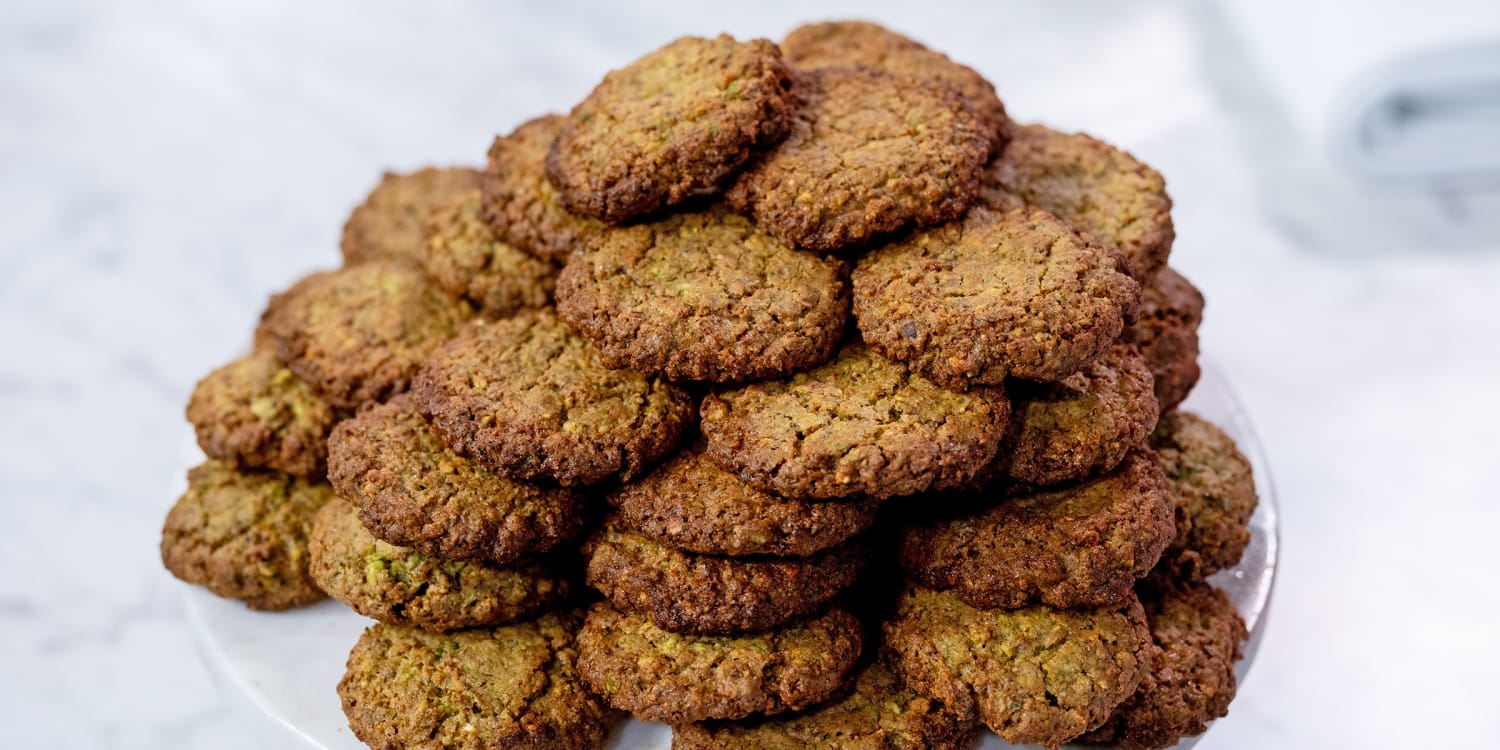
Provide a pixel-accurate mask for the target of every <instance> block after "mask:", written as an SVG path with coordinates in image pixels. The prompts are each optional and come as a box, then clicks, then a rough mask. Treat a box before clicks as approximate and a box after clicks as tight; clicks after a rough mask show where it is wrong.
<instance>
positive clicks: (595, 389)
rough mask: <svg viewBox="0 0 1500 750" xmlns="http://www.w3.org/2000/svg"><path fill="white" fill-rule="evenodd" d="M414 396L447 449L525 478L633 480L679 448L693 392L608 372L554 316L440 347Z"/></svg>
mask: <svg viewBox="0 0 1500 750" xmlns="http://www.w3.org/2000/svg"><path fill="white" fill-rule="evenodd" d="M413 393H414V395H415V397H416V402H417V404H418V406H419V407H420V408H421V409H422V412H423V413H424V414H426V415H427V417H428V418H429V419H431V420H432V425H433V427H435V428H436V429H437V431H438V432H439V433H440V434H441V435H442V436H443V438H444V440H445V441H446V442H447V443H448V445H450V446H452V447H453V449H454V450H456V451H458V452H459V453H461V454H464V455H467V456H470V457H472V458H473V459H474V460H476V461H479V462H480V463H482V464H485V465H487V466H491V467H494V468H496V469H498V470H500V471H501V472H504V473H506V474H507V475H509V476H512V477H515V478H518V479H537V478H541V477H548V478H551V479H554V480H556V481H557V482H558V483H560V484H563V485H566V486H573V485H583V484H593V483H595V482H598V481H601V480H603V479H606V478H608V477H611V476H615V475H619V476H621V477H622V478H625V479H629V478H630V477H633V476H638V475H640V474H641V473H642V472H643V471H644V470H645V469H646V467H647V466H649V465H650V464H651V463H652V462H654V461H656V460H657V459H659V458H661V457H662V456H665V455H666V454H668V453H670V452H671V451H672V449H673V448H675V447H676V446H677V443H678V440H679V439H680V438H681V436H682V433H683V430H684V429H686V428H687V427H688V426H689V425H690V424H691V423H692V417H693V403H692V399H691V398H690V397H689V396H688V393H687V392H686V391H684V390H682V389H681V388H679V387H677V386H674V385H672V384H670V383H667V382H665V381H663V380H661V379H659V378H654V377H648V376H646V375H642V374H640V373H638V372H633V371H631V370H612V369H610V368H609V367H607V366H605V364H604V362H603V360H602V359H601V358H600V356H599V350H598V349H595V348H594V345H593V344H590V343H589V342H588V341H586V340H584V339H582V338H579V337H578V336H576V335H574V334H573V333H572V332H571V331H569V330H568V328H567V326H565V325H563V324H562V322H561V321H559V320H558V319H557V316H556V315H555V314H553V313H552V312H551V311H548V310H541V311H532V312H527V313H523V314H521V315H518V316H517V317H515V318H511V319H509V320H502V321H496V322H490V321H484V320H479V321H475V322H473V323H471V324H470V325H469V326H468V327H467V328H465V329H464V331H463V332H462V333H460V334H459V335H458V336H457V337H456V338H454V339H453V340H452V341H449V342H448V343H447V344H444V345H443V346H442V347H440V348H439V349H438V350H437V351H436V352H434V353H433V355H432V356H431V357H430V358H429V359H428V360H427V363H426V365H424V366H423V368H422V372H421V373H420V374H419V375H418V376H417V378H416V382H415V384H414V386H413Z"/></svg>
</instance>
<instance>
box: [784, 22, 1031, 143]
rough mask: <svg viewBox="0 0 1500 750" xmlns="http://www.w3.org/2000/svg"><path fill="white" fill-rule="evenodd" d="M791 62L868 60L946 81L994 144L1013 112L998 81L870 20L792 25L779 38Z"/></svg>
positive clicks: (848, 64)
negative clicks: (1008, 112)
mask: <svg viewBox="0 0 1500 750" xmlns="http://www.w3.org/2000/svg"><path fill="white" fill-rule="evenodd" d="M781 51H782V52H783V53H785V54H786V59H787V62H789V63H791V65H792V67H794V68H796V69H798V70H817V69H819V68H853V67H857V66H861V65H862V66H865V67H868V68H874V69H876V70H884V71H887V72H890V73H908V74H911V75H914V76H917V77H919V78H926V79H930V80H934V81H938V82H940V83H945V84H947V85H949V86H951V87H953V89H954V90H955V91H957V92H958V93H959V94H961V95H963V98H964V101H966V102H968V103H969V105H970V106H972V107H973V108H974V111H975V112H976V113H978V115H979V116H980V118H981V119H983V120H984V123H985V126H986V129H988V130H989V131H990V132H991V133H992V137H993V139H994V146H995V150H996V151H997V152H998V151H999V148H1000V146H1002V145H1004V143H1005V140H1006V138H1008V137H1009V133H1010V118H1009V117H1007V116H1006V114H1005V105H1004V104H1001V103H1000V97H999V96H998V95H997V94H996V93H995V87H994V86H993V85H991V84H990V82H989V81H986V80H985V79H984V76H982V75H979V73H978V72H976V71H975V70H974V69H973V68H970V67H969V66H967V65H960V64H959V63H956V62H954V61H953V60H951V59H949V57H948V56H947V55H945V54H943V53H941V52H938V51H937V50H933V49H929V48H928V47H927V46H925V45H923V44H922V43H921V42H918V41H917V40H915V39H912V38H911V37H908V36H904V35H902V34H897V33H896V32H894V31H891V30H890V29H887V28H885V27H884V26H880V25H879V24H873V23H870V22H868V21H825V22H823V23H809V24H804V25H802V26H798V27H797V28H795V29H792V31H791V33H789V34H787V35H786V38H785V39H783V40H781Z"/></svg>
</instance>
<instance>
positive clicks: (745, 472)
mask: <svg viewBox="0 0 1500 750" xmlns="http://www.w3.org/2000/svg"><path fill="white" fill-rule="evenodd" d="M1008 414H1009V404H1008V402H1006V400H1005V396H1004V394H1003V393H1002V392H1001V391H1000V389H999V388H998V387H997V388H976V389H974V390H972V391H970V392H968V393H956V392H953V391H949V390H946V389H944V388H939V387H938V386H937V385H935V384H933V383H932V382H931V381H929V380H927V379H925V378H923V377H921V376H919V375H916V374H914V373H913V372H912V371H911V369H910V368H908V367H907V366H906V365H905V364H904V363H901V362H895V361H892V360H889V359H886V358H885V357H882V356H880V355H879V354H877V353H875V352H874V351H871V350H870V349H869V348H868V347H865V346H864V345H862V344H858V343H853V344H849V345H846V346H845V347H844V348H843V349H842V350H840V351H839V353H838V354H837V355H836V356H835V357H834V359H833V361H832V362H829V363H828V364H826V365H823V366H821V367H818V368H816V369H813V370H808V371H806V372H799V373H797V374H796V375H793V376H791V377H790V378H787V379H785V380H773V381H766V382H763V383H753V384H751V385H747V386H745V387H743V388H739V389H735V390H727V391H722V392H719V393H714V394H710V395H709V396H707V397H705V398H704V399H703V405H702V417H703V424H702V429H703V436H704V437H705V438H706V440H707V450H706V455H707V456H708V457H709V459H710V460H712V461H713V462H714V463H716V464H718V465H719V466H720V467H721V468H723V469H725V470H727V471H730V472H732V473H734V474H735V475H737V476H738V477H739V478H740V479H742V480H744V481H745V482H747V483H749V484H751V485H753V486H755V487H757V488H759V489H762V490H765V491H767V492H772V493H775V494H777V495H780V496H781V497H784V498H788V499H829V498H838V497H853V496H856V495H867V496H870V497H877V498H886V497H895V496H898V495H911V494H915V493H918V492H924V491H927V490H938V489H945V488H951V487H958V486H960V485H963V484H965V483H967V482H968V481H970V480H971V479H973V478H974V476H975V475H976V474H977V473H978V472H979V471H980V470H981V469H983V468H984V467H985V465H986V464H988V463H989V462H990V460H991V459H992V458H994V456H995V450H996V447H997V446H998V445H999V442H1000V436H1001V434H1002V433H1003V432H1004V430H1005V423H1006V417H1007V415H1008Z"/></svg>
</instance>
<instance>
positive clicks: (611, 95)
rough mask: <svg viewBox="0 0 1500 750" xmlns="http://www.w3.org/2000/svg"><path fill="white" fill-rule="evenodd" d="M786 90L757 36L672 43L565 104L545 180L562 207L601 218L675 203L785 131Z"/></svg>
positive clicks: (780, 67) (713, 183) (774, 54)
mask: <svg viewBox="0 0 1500 750" xmlns="http://www.w3.org/2000/svg"><path fill="white" fill-rule="evenodd" d="M791 89H792V73H791V70H790V69H788V68H787V66H786V64H785V63H783V62H782V61H781V50H780V48H778V47H777V46H776V45H775V44H772V43H771V42H769V41H767V40H765V39H752V40H750V41H746V42H739V41H736V40H735V39H734V37H731V36H729V35H728V34H721V35H719V36H718V37H716V38H713V39H706V38H703V37H683V38H681V39H677V40H675V41H673V42H670V43H668V44H667V45H665V46H663V47H662V48H660V49H658V50H656V51H654V52H651V53H649V54H647V55H646V56H644V57H642V58H640V59H639V60H636V61H635V62H633V63H631V64H630V65H627V66H625V67H624V68H621V69H619V70H615V71H612V72H610V73H609V74H608V75H606V76H605V77H604V80H603V81H602V82H601V83H600V84H599V85H598V86H597V87H596V88H595V89H594V90H593V91H592V92H591V93H590V94H589V95H588V97H587V98H586V99H584V100H583V101H582V102H580V103H579V104H578V106H576V107H574V108H573V112H572V114H571V115H570V116H569V118H568V122H567V124H566V125H564V127H563V129H562V132H561V133H559V134H558V137H557V140H556V141H555V142H553V144H552V150H551V151H550V152H548V154H547V176H548V177H549V178H550V179H551V180H552V184H553V185H555V186H557V188H558V193H559V196H560V197H561V199H562V201H563V203H564V205H566V206H567V207H568V209H569V210H571V211H573V212H574V213H579V214H583V215H586V216H592V217H595V218H599V219H604V220H606V221H609V222H615V223H618V222H622V221H625V220H626V219H630V218H632V217H635V216H639V215H641V214H646V213H651V212H653V211H656V210H657V209H660V208H662V207H664V206H669V205H672V204H675V203H680V202H682V201H683V200H685V199H687V198H690V197H692V196H694V195H697V194H701V193H704V192H706V191H710V190H714V189H716V188H718V187H719V186H720V185H721V184H722V183H723V182H724V181H726V180H727V179H729V178H730V177H731V176H733V174H734V173H735V171H736V170H738V169H739V167H740V166H741V165H742V164H744V163H745V161H746V160H747V159H749V158H750V156H751V154H752V153H754V151H755V150H757V149H761V148H765V147H766V146H769V145H771V144H773V143H775V142H776V141H778V140H780V139H781V138H782V137H783V136H785V135H786V132H787V129H788V127H789V126H790V125H791V118H792V113H793V112H794V111H795V110H796V106H797V100H796V98H795V97H794V96H793V95H792V91H791Z"/></svg>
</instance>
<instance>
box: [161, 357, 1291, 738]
mask: <svg viewBox="0 0 1500 750" xmlns="http://www.w3.org/2000/svg"><path fill="white" fill-rule="evenodd" d="M1203 369H1204V372H1203V379H1202V381H1201V382H1199V384H1198V387H1197V388H1196V389H1195V390H1194V391H1193V395H1192V397H1191V398H1189V399H1188V401H1187V403H1186V404H1185V405H1184V408H1186V409H1190V410H1192V411H1195V412H1197V413H1198V414H1200V415H1202V416H1203V417H1205V418H1207V419H1208V420H1210V421H1212V422H1214V423H1215V424H1217V425H1219V426H1220V427H1222V428H1223V429H1224V430H1225V431H1226V432H1228V433H1229V434H1230V435H1231V436H1232V437H1233V438H1234V439H1235V441H1236V442H1238V443H1239V446H1240V450H1242V451H1244V453H1245V455H1246V456H1247V457H1249V459H1250V463H1251V465H1252V466H1253V467H1254V469H1255V485H1256V490H1257V491H1258V492H1259V493H1260V506H1259V508H1258V509H1257V510H1256V511H1255V516H1254V517H1253V518H1252V519H1251V520H1250V525H1251V529H1250V530H1251V538H1250V547H1249V549H1247V550H1246V551H1245V556H1244V558H1243V559H1242V560H1241V561H1240V564H1239V566H1238V567H1236V568H1234V569H1232V570H1225V571H1221V572H1220V573H1218V574H1217V575H1215V576H1214V577H1213V578H1212V579H1211V580H1212V581H1213V582H1214V583H1216V584H1218V585H1219V586H1220V587H1222V588H1223V589H1224V590H1226V591H1227V592H1228V593H1229V596H1230V598H1232V599H1233V600H1234V603H1235V605H1236V606H1237V607H1238V608H1239V610H1240V614H1241V615H1243V616H1244V618H1245V622H1246V624H1247V625H1248V626H1249V628H1250V641H1249V643H1247V644H1246V647H1245V658H1244V659H1243V660H1242V661H1240V663H1239V664H1238V665H1237V666H1236V668H1235V673H1236V674H1237V675H1238V676H1239V678H1240V680H1242V681H1243V680H1244V679H1245V673H1246V672H1247V671H1248V670H1249V668H1250V662H1251V660H1253V659H1254V658H1255V652H1256V649H1257V647H1258V646H1259V644H1260V640H1261V636H1262V635H1263V634H1264V633H1265V623H1266V614H1267V608H1268V606H1269V604H1270V601H1271V587H1272V583H1273V582H1274V580H1275V573H1276V554H1277V513H1276V497H1275V493H1274V492H1273V490H1272V487H1271V476H1270V470H1269V468H1268V467H1267V466H1266V461H1265V456H1264V454H1263V453H1262V452H1261V448H1260V445H1259V443H1257V442H1256V438H1255V434H1254V432H1253V430H1252V429H1251V426H1250V420H1249V417H1248V415H1246V414H1245V412H1244V410H1243V409H1242V408H1241V406H1240V403H1239V401H1238V400H1237V399H1236V398H1235V397H1234V394H1233V393H1232V392H1231V391H1230V390H1229V386H1228V383H1226V382H1225V380H1224V377H1223V375H1222V374H1221V373H1220V372H1219V371H1218V369H1217V368H1215V367H1213V366H1212V365H1211V364H1209V363H1205V364H1204V368H1203ZM201 459H202V456H201V454H196V448H193V449H191V450H187V451H185V452H184V456H183V469H184V471H186V468H187V467H188V466H191V465H193V464H195V463H197V462H198V461H199V460H201ZM181 481H182V480H180V479H179V480H178V486H179V487H180V486H181ZM184 598H185V599H186V604H187V612H188V617H189V619H190V620H191V622H192V625H193V632H194V633H195V634H196V636H197V641H198V647H199V650H200V651H201V653H202V655H203V660H204V661H205V662H206V663H207V664H208V667H209V671H210V672H211V673H212V674H213V676H214V680H215V682H217V683H218V685H219V688H220V689H221V690H222V691H223V693H224V695H225V696H226V697H227V698H228V699H229V701H230V703H231V705H232V706H233V708H234V710H235V712H236V713H238V714H239V715H240V716H241V717H242V718H243V719H244V720H245V722H246V723H247V724H248V725H249V727H250V728H251V729H252V731H253V733H254V735H255V737H256V738H257V739H259V740H260V742H261V743H262V744H263V745H264V746H265V747H267V748H277V749H278V750H280V749H281V748H291V749H294V750H361V749H362V748H364V745H363V744H361V743H360V742H359V740H357V739H355V737H354V735H353V733H351V732H350V731H349V727H348V725H347V724H346V723H345V721H344V714H343V712H342V711H341V710H340V707H339V699H338V695H337V694H336V693H335V692H334V686H335V685H337V684H338V681H339V678H340V677H341V676H343V673H344V659H345V658H346V657H347V656H348V654H349V649H350V648H351V647H352V646H353V645H354V642H355V641H356V640H357V639H358V638H359V634H360V633H361V632H362V631H363V630H364V629H365V627H366V626H368V625H369V624H370V621H369V620H366V619H365V618H363V617H360V616H358V615H356V614H354V613H353V612H351V611H349V609H348V608H347V607H344V606H343V605H340V604H337V603H335V602H331V601H325V602H323V603H321V604H318V605H315V606H312V607H307V608H304V609H300V610H295V611H292V612H280V613H264V612H252V611H250V610H248V609H246V608H245V607H244V605H242V604H240V603H239V602H236V601H232V600H227V599H220V598H218V597H215V596H213V595H212V594H209V593H208V592H207V591H205V590H203V589H200V588H197V587H191V586H188V587H185V594H184ZM671 744H672V733H671V730H670V729H669V728H668V727H666V726H664V725H661V724H649V723H645V722H639V721H628V722H624V723H623V724H622V725H621V726H620V728H619V729H618V730H617V731H616V732H615V736H614V737H613V739H612V740H611V742H610V743H609V745H608V747H610V748H630V749H631V750H668V748H669V747H670V746H671ZM1191 744H1193V743H1192V741H1186V742H1184V743H1183V744H1182V745H1181V747H1187V746H1190V745H1191ZM1005 747H1011V746H1010V745H1007V744H1005V743H1004V742H1001V741H1000V739H999V738H997V737H995V736H994V735H992V734H990V733H988V732H985V733H984V734H983V739H982V740H981V742H980V743H979V748H981V750H992V749H995V748H1005Z"/></svg>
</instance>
